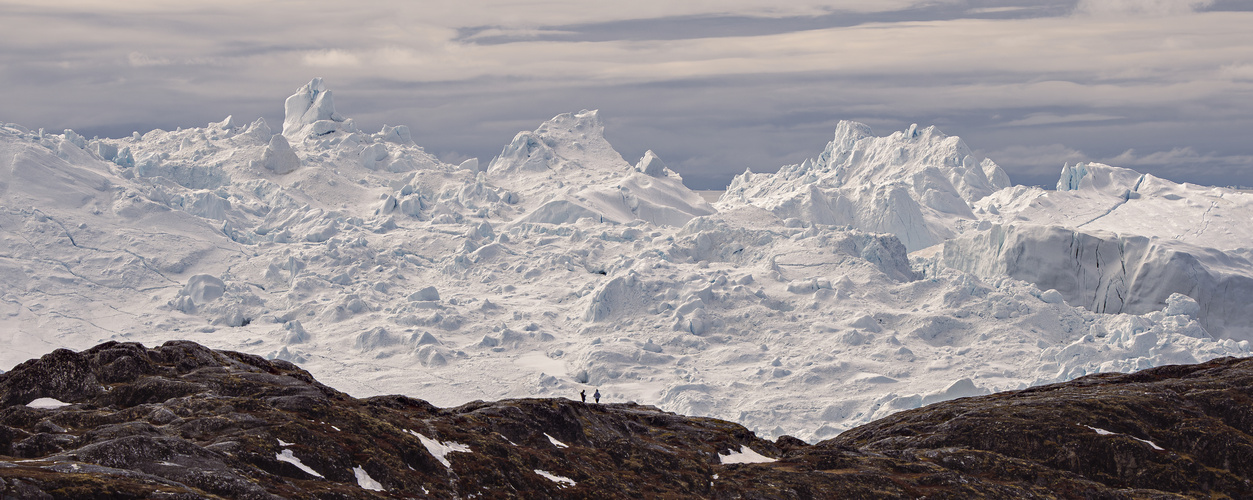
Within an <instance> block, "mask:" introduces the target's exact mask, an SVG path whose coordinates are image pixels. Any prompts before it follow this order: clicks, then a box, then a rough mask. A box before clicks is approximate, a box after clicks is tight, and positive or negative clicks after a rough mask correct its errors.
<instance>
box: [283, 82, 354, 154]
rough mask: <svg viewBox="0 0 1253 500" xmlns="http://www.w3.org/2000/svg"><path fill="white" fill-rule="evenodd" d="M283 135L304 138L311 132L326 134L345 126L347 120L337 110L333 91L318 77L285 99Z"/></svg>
mask: <svg viewBox="0 0 1253 500" xmlns="http://www.w3.org/2000/svg"><path fill="white" fill-rule="evenodd" d="M283 111H284V113H285V116H284V118H283V136H285V137H287V139H288V140H291V141H301V140H303V139H304V138H305V137H308V136H310V135H314V136H317V135H325V134H329V133H331V132H334V131H336V130H339V129H340V128H341V124H342V123H343V122H344V121H345V120H344V117H343V116H340V114H339V113H336V112H335V101H334V100H333V99H332V97H331V91H330V90H328V89H327V88H326V85H325V84H323V83H322V79H321V78H314V79H313V80H310V81H309V83H307V84H305V85H304V86H303V87H300V88H299V89H296V93H295V94H292V95H291V96H290V97H288V98H287V101H285V102H284V103H283Z"/></svg>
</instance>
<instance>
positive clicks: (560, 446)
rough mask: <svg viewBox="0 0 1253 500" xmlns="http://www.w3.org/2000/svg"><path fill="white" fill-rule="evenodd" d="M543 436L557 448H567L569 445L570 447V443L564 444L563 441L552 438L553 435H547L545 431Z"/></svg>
mask: <svg viewBox="0 0 1253 500" xmlns="http://www.w3.org/2000/svg"><path fill="white" fill-rule="evenodd" d="M544 437H546V438H548V441H549V442H550V443H552V444H553V446H556V447H558V448H569V447H570V445H568V444H565V443H563V442H561V441H558V440H557V438H554V437H552V436H549V435H548V433H547V432H545V433H544Z"/></svg>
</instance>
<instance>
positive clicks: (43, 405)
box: [26, 398, 71, 410]
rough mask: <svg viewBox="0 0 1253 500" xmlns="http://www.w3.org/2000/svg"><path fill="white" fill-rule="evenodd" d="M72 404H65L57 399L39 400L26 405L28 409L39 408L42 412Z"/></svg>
mask: <svg viewBox="0 0 1253 500" xmlns="http://www.w3.org/2000/svg"><path fill="white" fill-rule="evenodd" d="M70 404H71V403H63V402H61V401H60V400H57V399H56V398H38V399H36V400H34V401H31V402H29V403H26V406H27V407H28V408H38V409H41V410H55V409H57V408H61V407H65V406H69V405H70Z"/></svg>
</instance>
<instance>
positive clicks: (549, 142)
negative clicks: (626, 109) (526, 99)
mask: <svg viewBox="0 0 1253 500" xmlns="http://www.w3.org/2000/svg"><path fill="white" fill-rule="evenodd" d="M567 168H594V169H599V170H605V171H629V169H630V168H631V165H630V164H629V163H627V162H626V160H624V159H622V155H620V154H618V152H617V151H615V150H614V149H613V146H611V145H609V142H608V141H606V140H605V126H604V124H603V123H601V121H600V112H599V111H596V110H591V111H588V110H586V109H585V110H582V111H579V112H578V113H562V114H559V115H557V116H554V117H553V118H552V119H550V120H548V121H546V122H544V123H541V124H540V126H539V127H538V128H536V129H535V131H533V132H518V134H517V135H516V136H514V138H513V142H511V143H510V144H509V145H508V146H505V148H504V150H502V151H501V153H500V156H498V157H496V158H495V159H494V160H492V163H491V164H490V165H488V169H487V170H488V172H491V173H493V174H502V173H506V172H519V171H526V172H548V171H550V170H553V171H555V170H564V169H567Z"/></svg>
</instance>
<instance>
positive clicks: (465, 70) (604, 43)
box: [0, 0, 1253, 189]
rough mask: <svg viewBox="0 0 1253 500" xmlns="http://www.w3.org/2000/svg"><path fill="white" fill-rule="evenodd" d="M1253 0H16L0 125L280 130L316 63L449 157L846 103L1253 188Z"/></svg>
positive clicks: (681, 159) (796, 137)
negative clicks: (565, 134)
mask: <svg viewBox="0 0 1253 500" xmlns="http://www.w3.org/2000/svg"><path fill="white" fill-rule="evenodd" d="M1250 26H1253V0H1004V1H992V0H877V1H874V2H867V1H864V0H834V1H817V0H792V1H789V2H778V1H777V0H717V1H713V0H689V1H683V2H676V1H674V0H637V1H635V2H631V3H630V5H625V4H622V3H619V2H608V1H602V0H538V1H529V2H524V1H516V0H462V1H460V2H434V1H429V0H423V1H410V0H362V1H358V2H343V1H340V0H336V1H326V0H311V1H310V0H301V1H254V0H247V1H245V0H212V1H204V0H183V1H181V2H168V1H156V0H128V1H127V2H112V1H103V0H91V1H88V0H67V1H62V2H47V1H44V0H39V1H32V0H0V122H12V123H18V124H22V125H24V126H26V127H30V128H41V127H42V128H46V129H49V130H56V131H60V130H62V129H65V128H72V129H74V130H75V131H77V132H79V133H81V134H83V135H86V136H88V137H91V136H100V137H120V136H124V135H130V133H131V132H132V131H140V132H145V131H148V130H151V129H154V128H163V129H173V128H175V127H179V126H181V127H192V126H204V125H205V124H207V123H208V122H210V121H220V120H222V119H223V118H225V117H226V116H227V115H233V116H234V117H235V118H236V119H239V120H241V121H252V120H254V119H255V118H257V117H264V118H265V119H266V120H267V121H268V122H269V123H270V124H271V126H272V127H277V126H281V123H282V112H283V111H282V109H283V100H284V99H285V98H286V97H287V96H288V95H290V94H292V93H293V92H294V91H295V90H296V89H297V88H299V87H300V86H302V85H303V84H305V83H306V82H308V81H309V80H310V79H311V78H313V77H323V78H324V79H325V82H326V85H327V87H328V88H330V89H331V90H332V91H333V93H334V98H335V103H336V108H337V110H338V111H339V112H340V114H342V115H344V116H346V117H349V118H353V119H354V120H355V121H356V122H357V124H358V125H359V126H360V127H361V128H363V129H367V130H377V129H378V128H380V127H381V126H382V125H384V124H389V125H399V124H403V125H408V126H409V127H410V129H411V130H412V135H413V138H414V140H415V142H417V143H418V144H419V145H421V146H423V147H424V148H425V149H426V150H427V151H429V152H431V153H433V154H435V155H436V156H438V157H440V158H441V159H442V160H444V161H447V162H451V163H458V162H460V161H461V160H464V159H467V158H471V157H477V158H479V159H480V160H481V161H482V162H484V163H486V162H487V161H489V160H490V159H491V158H492V157H493V156H495V155H496V154H499V153H500V150H501V148H502V147H504V146H505V145H506V144H508V143H509V141H510V140H511V139H512V138H513V136H514V134H516V133H517V132H519V131H522V130H533V129H535V127H536V126H538V125H539V124H540V123H541V122H543V121H544V120H547V119H549V118H551V117H553V116H554V115H556V114H559V113H563V112H570V111H579V110H581V109H599V110H600V111H601V113H600V115H601V117H602V119H603V121H604V124H605V128H606V132H605V135H606V137H607V138H608V139H609V141H610V143H612V144H613V145H614V146H615V148H617V149H618V151H619V152H621V153H622V155H623V157H625V158H626V159H627V161H630V162H634V161H636V160H637V159H638V158H639V157H640V156H642V155H643V153H644V151H646V150H648V149H651V150H653V151H655V152H656V153H657V154H658V156H660V157H661V159H662V160H663V161H665V162H666V163H667V164H668V165H669V166H670V167H671V168H672V169H674V170H676V171H678V172H680V173H681V174H682V175H683V177H684V179H685V182H686V183H687V184H688V186H689V187H692V188H696V189H719V188H721V187H723V186H725V185H726V183H727V182H729V180H730V179H731V177H732V176H733V175H735V174H737V173H739V172H743V171H744V170H745V169H751V170H752V171H754V172H771V171H775V170H776V169H778V168H779V167H780V166H782V165H787V164H793V163H799V162H801V161H803V160H804V159H806V158H813V157H816V156H817V155H818V154H819V153H820V152H821V151H822V149H823V147H824V146H825V145H826V143H827V141H829V140H830V139H831V137H832V135H833V134H834V131H835V126H836V124H837V123H838V122H839V121H840V120H856V121H860V122H863V123H866V124H868V125H870V126H871V127H872V128H873V129H874V131H875V133H876V134H878V135H887V134H889V133H891V132H893V131H897V130H903V129H905V128H907V127H908V126H909V125H910V124H911V123H917V124H919V125H921V126H927V125H935V126H937V127H939V129H940V130H941V131H943V132H944V133H946V134H949V135H957V136H961V137H962V139H963V140H964V141H965V142H966V144H967V145H968V146H970V148H971V149H973V150H974V151H975V153H976V155H977V156H985V157H988V158H992V159H993V160H994V161H996V162H997V163H998V164H1000V165H1001V166H1002V167H1004V168H1005V169H1006V171H1007V172H1008V173H1009V175H1010V177H1011V180H1013V181H1014V182H1015V183H1019V184H1029V185H1043V186H1045V187H1052V186H1053V185H1054V184H1056V181H1057V177H1058V172H1059V171H1060V170H1061V168H1062V165H1063V164H1064V163H1067V162H1070V163H1073V162H1077V161H1099V162H1104V163H1109V164H1111V165H1115V166H1122V167H1128V168H1134V169H1136V170H1139V171H1141V172H1147V173H1152V174H1155V175H1158V176H1160V177H1165V178H1167V179H1171V180H1175V181H1180V182H1194V183H1199V184H1211V185H1224V186H1229V185H1237V186H1253V138H1251V137H1250V135H1251V134H1250V131H1253V29H1250V28H1249V27H1250Z"/></svg>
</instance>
